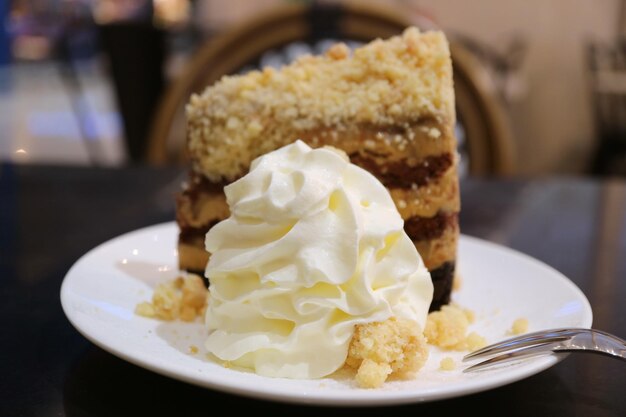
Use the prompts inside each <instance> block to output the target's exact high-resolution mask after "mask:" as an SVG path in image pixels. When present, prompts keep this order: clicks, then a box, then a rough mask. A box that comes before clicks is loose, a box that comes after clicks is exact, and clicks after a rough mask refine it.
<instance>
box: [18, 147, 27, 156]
mask: <svg viewBox="0 0 626 417" xmlns="http://www.w3.org/2000/svg"><path fill="white" fill-rule="evenodd" d="M15 153H16V154H19V155H26V154H27V153H28V152H26V149H22V148H20V149H18V150H17V151H15Z"/></svg>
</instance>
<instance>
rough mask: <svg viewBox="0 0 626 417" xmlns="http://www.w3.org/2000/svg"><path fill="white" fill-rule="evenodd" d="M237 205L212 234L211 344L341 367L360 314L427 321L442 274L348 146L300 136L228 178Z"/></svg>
mask: <svg viewBox="0 0 626 417" xmlns="http://www.w3.org/2000/svg"><path fill="white" fill-rule="evenodd" d="M224 191H225V193H226V198H227V201H228V205H229V207H230V211H231V216H230V217H229V218H228V219H226V220H224V221H222V222H220V223H219V224H217V225H215V226H214V227H213V228H212V229H211V230H210V231H209V233H208V234H207V236H206V249H207V250H208V251H209V252H210V253H211V260H210V261H209V264H208V265H207V269H206V276H207V277H208V278H209V280H210V282H211V286H210V291H211V299H210V302H209V306H208V309H207V313H206V325H207V327H208V330H209V336H208V339H207V341H206V347H207V349H208V351H209V352H211V353H213V354H214V355H216V356H217V357H218V358H220V359H222V360H224V361H230V362H231V363H232V364H234V365H237V366H242V367H246V368H251V369H253V370H254V371H255V372H257V373H258V374H260V375H265V376H272V377H287V378H303V379H309V378H319V377H322V376H325V375H328V374H331V373H332V372H334V371H336V370H337V369H338V368H340V367H341V366H342V365H343V364H344V362H345V360H346V357H347V354H348V346H349V343H350V339H351V338H352V335H353V333H354V326H355V325H356V324H361V323H371V322H380V321H384V320H386V319H388V318H390V317H392V316H396V317H399V318H407V319H411V320H414V321H415V322H417V323H418V324H419V325H420V326H421V328H422V329H423V328H424V324H425V321H426V315H427V314H428V307H429V305H430V302H431V300H432V293H433V286H432V282H431V279H430V274H429V273H428V271H427V270H426V268H425V266H424V264H423V262H422V260H421V258H420V256H419V254H418V253H417V250H416V249H415V246H414V245H413V243H412V242H411V240H410V239H409V237H408V236H407V235H406V233H405V232H404V229H403V221H402V218H401V217H400V214H399V213H398V211H397V209H396V207H395V205H394V203H393V201H392V199H391V196H390V195H389V193H388V191H387V190H386V188H385V187H384V186H383V185H382V184H381V183H380V182H379V181H378V180H377V179H376V178H375V177H374V176H373V175H371V174H370V173H368V172H367V171H365V170H363V169H361V168H359V167H357V166H356V165H352V164H350V163H349V162H348V158H347V157H346V156H345V154H343V153H342V152H340V151H336V150H334V149H328V148H322V149H311V148H310V147H309V146H308V145H306V144H305V143H304V142H302V141H297V142H295V143H293V144H291V145H287V146H285V147H283V148H281V149H278V150H276V151H274V152H271V153H269V154H266V155H264V156H261V157H259V158H257V159H256V160H255V161H253V163H252V165H251V168H250V172H249V173H248V174H247V175H246V176H244V177H243V178H241V179H239V180H238V181H236V182H234V183H232V184H231V185H229V186H227V187H225V188H224Z"/></svg>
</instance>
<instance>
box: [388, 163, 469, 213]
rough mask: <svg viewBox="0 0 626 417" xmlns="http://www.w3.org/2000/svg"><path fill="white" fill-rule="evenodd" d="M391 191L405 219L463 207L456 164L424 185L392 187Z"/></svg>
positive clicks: (451, 211)
mask: <svg viewBox="0 0 626 417" xmlns="http://www.w3.org/2000/svg"><path fill="white" fill-rule="evenodd" d="M389 193H390V194H391V198H393V201H394V202H395V203H396V207H397V208H398V211H399V212H400V215H401V216H402V218H403V219H404V220H405V221H406V220H408V219H410V218H412V217H433V216H435V215H436V214H437V213H438V212H448V213H457V212H458V211H459V210H460V208H461V201H460V197H459V179H458V176H457V172H456V169H455V167H454V166H452V167H450V169H448V170H447V171H446V172H445V173H444V174H443V175H442V176H441V177H440V178H438V179H436V180H434V181H431V182H429V183H428V185H426V186H424V187H409V188H398V187H395V188H394V187H391V188H389Z"/></svg>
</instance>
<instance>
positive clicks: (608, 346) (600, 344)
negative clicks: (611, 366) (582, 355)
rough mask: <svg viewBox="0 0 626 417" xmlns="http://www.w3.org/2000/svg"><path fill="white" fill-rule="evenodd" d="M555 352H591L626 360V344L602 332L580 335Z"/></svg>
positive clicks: (562, 344) (555, 349) (559, 346)
mask: <svg viewBox="0 0 626 417" xmlns="http://www.w3.org/2000/svg"><path fill="white" fill-rule="evenodd" d="M553 351H555V352H581V351H583V352H584V351H589V352H596V353H602V354H605V355H609V356H611V357H614V358H618V359H623V360H626V342H625V341H624V340H622V339H620V338H619V337H617V336H615V335H612V334H609V333H606V332H603V331H600V330H595V329H594V330H589V331H588V332H586V333H581V334H578V335H576V336H574V337H572V338H571V339H569V340H565V341H563V342H561V343H560V344H559V345H558V346H556V347H555V348H554V349H553Z"/></svg>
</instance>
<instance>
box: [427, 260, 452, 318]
mask: <svg viewBox="0 0 626 417" xmlns="http://www.w3.org/2000/svg"><path fill="white" fill-rule="evenodd" d="M455 269H456V268H455V263H454V262H444V263H443V264H441V265H440V266H439V267H438V268H435V269H433V270H432V271H430V278H431V279H432V280H433V286H434V291H433V301H432V303H431V304H430V311H435V310H439V309H440V308H441V306H443V305H446V304H448V303H449V302H450V294H451V293H452V286H453V285H454V275H455Z"/></svg>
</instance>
